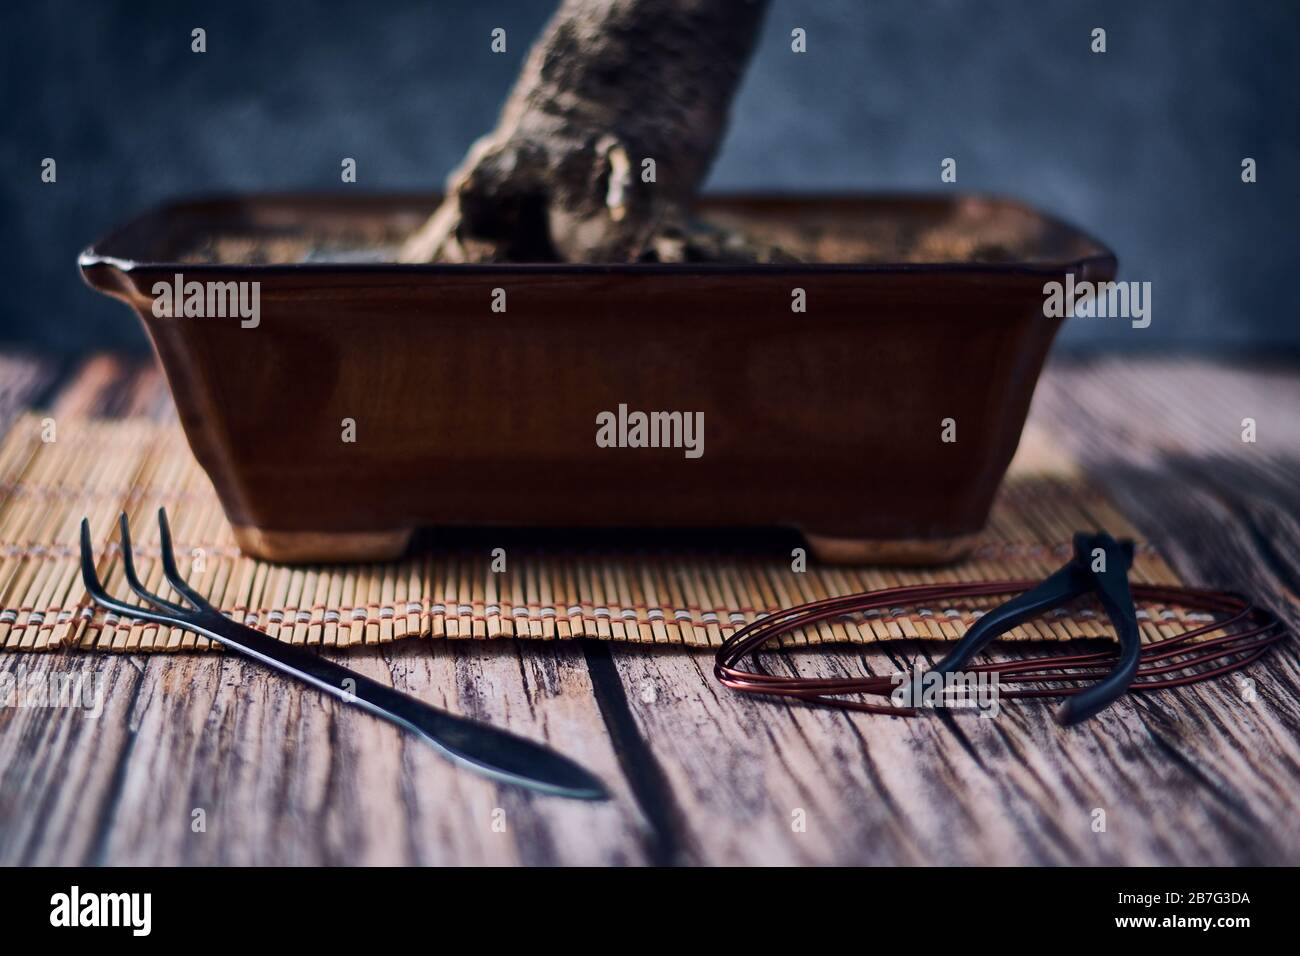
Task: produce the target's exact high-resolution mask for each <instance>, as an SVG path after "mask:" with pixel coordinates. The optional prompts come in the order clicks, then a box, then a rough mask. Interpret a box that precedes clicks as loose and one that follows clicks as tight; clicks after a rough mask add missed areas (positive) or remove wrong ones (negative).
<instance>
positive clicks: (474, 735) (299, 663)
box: [81, 508, 609, 800]
mask: <svg viewBox="0 0 1300 956" xmlns="http://www.w3.org/2000/svg"><path fill="white" fill-rule="evenodd" d="M119 525H120V527H121V529H122V571H123V573H124V575H125V576H126V583H127V584H129V585H130V586H131V590H132V591H134V592H135V593H136V594H137V595H138V596H139V597H140V598H141V599H142V600H144V601H146V602H148V604H149V606H148V607H139V606H138V605H135V604H128V603H127V602H126V601H120V600H118V599H117V598H115V597H111V596H110V595H109V593H108V591H106V590H105V589H104V585H103V583H102V582H101V581H100V580H99V574H98V572H96V570H95V552H94V549H93V548H92V547H91V544H90V521H89V519H87V518H83V519H81V579H82V581H83V582H85V585H86V592H87V593H88V594H89V595H90V596H91V598H93V599H94V601H95V603H96V604H99V605H101V606H103V607H106V608H108V609H109V610H111V611H116V612H117V613H118V614H120V615H122V616H123V617H129V618H134V619H136V620H141V621H150V622H153V623H155V624H168V625H171V626H172V627H179V628H183V629H184V630H187V631H190V632H192V633H194V634H198V635H200V636H202V637H206V638H208V639H209V640H213V641H216V642H217V643H219V644H221V645H222V646H224V647H228V648H231V649H232V650H236V651H239V652H241V653H243V654H246V655H247V656H249V657H251V658H253V659H254V660H257V661H260V662H261V663H263V664H265V665H267V666H268V667H272V668H274V669H275V670H277V671H279V672H280V673H282V674H285V675H287V676H289V677H292V678H295V679H297V680H299V681H302V682H303V683H305V684H308V685H310V686H312V687H315V688H316V689H317V690H320V691H323V692H325V693H327V694H332V695H333V696H335V697H338V698H340V699H342V700H343V701H344V703H347V704H353V705H356V706H358V707H361V708H362V709H364V710H366V711H367V712H369V713H371V714H373V715H375V716H377V717H382V718H383V719H384V720H387V721H389V722H390V723H392V724H394V725H396V726H397V727H400V728H401V729H402V730H404V731H407V732H408V733H414V734H418V735H419V736H421V737H423V738H424V739H425V740H427V741H428V742H429V743H430V744H432V745H433V746H434V747H435V748H437V749H438V750H439V751H440V752H442V753H443V754H444V755H446V756H447V757H449V758H451V759H452V760H455V761H456V762H458V763H461V764H463V765H465V766H469V767H472V768H474V769H475V770H477V771H478V772H479V773H483V774H486V775H487V776H489V777H493V778H495V779H497V780H502V781H506V782H509V783H514V784H518V785H520V786H524V787H530V788H532V789H534V790H539V791H541V792H543V793H553V794H559V795H561V796H566V797H573V798H576V799H580V800H604V799H606V798H607V797H608V796H609V794H608V791H606V790H605V786H604V784H602V783H601V782H600V779H599V778H598V777H596V776H594V775H593V774H591V773H589V772H588V771H587V770H584V769H583V768H582V767H581V766H579V765H578V764H576V763H574V762H573V761H572V760H570V759H569V758H568V757H565V756H563V755H562V754H558V753H556V752H555V751H554V750H552V749H551V748H550V747H547V746H545V745H543V744H538V743H534V742H533V741H531V740H527V739H525V738H523V737H517V736H515V735H514V734H512V733H510V732H508V731H505V730H498V729H497V728H495V727H492V726H489V725H487V724H483V723H480V722H479V721H476V720H471V719H469V718H467V717H460V716H458V715H456V714H449V713H447V712H446V711H443V710H438V709H437V708H436V707H430V706H429V705H428V704H426V703H424V702H423V701H420V700H417V699H416V698H414V697H411V696H409V695H407V694H403V693H402V692H401V691H398V690H395V689H394V688H392V687H389V686H386V685H384V684H380V683H378V682H377V681H374V680H371V679H370V678H369V677H366V676H364V675H362V674H358V673H356V672H355V671H350V670H348V669H347V668H346V667H342V666H341V665H339V664H335V663H334V662H333V661H330V660H328V659H326V658H324V657H321V656H319V655H317V654H315V653H313V652H311V651H307V650H304V649H301V648H296V647H293V646H291V645H289V644H286V643H284V642H282V641H279V640H276V639H275V638H273V637H270V636H268V635H266V634H263V633H262V632H261V631H257V630H254V629H253V628H252V627H249V626H248V625H246V624H241V623H239V622H237V621H234V620H232V619H230V618H228V617H226V616H225V615H224V614H222V613H221V612H220V611H218V610H217V609H216V608H215V607H213V606H212V605H211V604H209V603H208V602H207V601H206V600H204V599H203V597H202V595H200V594H199V592H198V591H196V590H195V589H194V588H192V587H190V585H189V584H187V583H186V582H185V579H184V578H182V577H181V574H180V571H179V569H177V567H176V553H175V551H174V550H173V549H172V535H171V528H169V527H168V525H167V512H166V511H164V510H163V509H161V508H159V509H158V536H159V541H160V543H161V546H162V566H163V575H164V576H165V577H166V578H167V583H168V584H170V585H171V586H172V588H173V589H174V590H175V591H176V593H177V594H179V595H181V598H182V599H183V600H186V601H189V602H190V603H191V604H192V605H193V607H192V608H189V607H182V606H181V605H180V604H177V603H175V602H173V601H168V600H166V599H165V598H162V597H159V596H158V595H157V594H154V593H153V592H152V591H150V590H148V589H147V588H146V587H145V586H144V585H143V584H142V583H141V582H140V578H139V576H138V575H137V574H136V573H135V558H134V555H133V554H132V552H131V528H130V526H129V524H128V522H127V517H126V515H125V514H124V515H122V518H121V521H120V522H119Z"/></svg>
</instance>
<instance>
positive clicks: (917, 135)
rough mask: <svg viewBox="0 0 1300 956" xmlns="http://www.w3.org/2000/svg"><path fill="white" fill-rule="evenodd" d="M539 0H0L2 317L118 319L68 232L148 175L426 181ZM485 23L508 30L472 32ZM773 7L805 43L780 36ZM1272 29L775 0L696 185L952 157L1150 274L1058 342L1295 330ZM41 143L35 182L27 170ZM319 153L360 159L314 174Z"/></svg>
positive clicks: (1119, 10)
mask: <svg viewBox="0 0 1300 956" xmlns="http://www.w3.org/2000/svg"><path fill="white" fill-rule="evenodd" d="M552 8H553V4H552V3H549V2H546V0H463V2H462V0H422V2H349V3H306V2H301V0H287V2H286V0H276V2H267V0H260V2H255V0H225V2H219V3H218V2H209V3H198V2H194V3H185V2H176V0H172V2H165V3H163V2H156V3H146V2H135V3H107V2H84V3H69V2H40V3H26V2H7V3H5V4H4V6H3V8H2V9H0V76H3V89H4V109H3V114H2V118H0V124H3V128H4V135H3V146H2V147H0V169H2V170H3V178H2V179H0V250H2V252H3V255H2V257H0V269H3V282H4V284H3V294H4V298H3V302H2V304H0V337H3V339H4V340H5V341H6V342H9V343H18V342H21V343H27V344H29V345H32V346H36V347H43V348H54V349H61V350H74V349H80V348H84V347H89V346H115V345H116V346H121V345H126V346H134V347H143V338H142V336H141V334H140V332H139V331H138V330H137V328H136V323H135V321H134V319H132V318H131V317H130V315H129V314H128V313H127V311H126V310H125V309H124V308H123V307H122V306H120V305H118V304H117V303H114V302H111V301H109V300H107V299H104V298H102V297H100V296H99V295H97V294H96V293H93V292H91V291H90V290H89V289H87V288H85V287H83V286H82V285H81V283H80V280H79V278H78V276H77V274H76V270H75V267H74V260H75V257H76V253H77V252H78V250H79V249H80V248H81V247H82V246H84V245H85V244H86V243H88V242H89V241H90V240H92V239H94V238H95V237H97V236H98V235H99V234H101V233H102V232H104V231H105V230H106V229H108V228H110V227H111V226H113V225H114V224H115V223H117V222H118V221H120V220H122V219H123V218H125V217H128V216H132V215H134V214H136V213H137V212H139V211H141V210H142V209H143V208H144V207H147V206H149V205H150V204H152V203H155V202H157V201H159V200H162V199H164V198H168V197H174V196H179V195H183V194H186V193H194V192H213V191H227V190H242V189H249V190H279V189H303V188H321V187H324V188H367V189H394V188H397V189H412V188H414V189H419V188H431V187H435V186H438V185H440V184H441V183H442V181H443V178H444V177H445V176H446V174H447V172H448V171H449V170H450V169H451V167H452V166H453V165H454V164H455V163H456V162H457V161H458V160H459V158H460V157H461V155H462V154H463V153H464V151H465V148H466V147H467V146H468V145H469V143H470V142H471V141H472V140H473V139H474V138H475V137H476V136H478V135H479V134H481V133H483V132H485V131H486V130H487V129H488V128H489V127H490V126H491V125H492V123H493V121H494V119H495V115H496V110H497V108H498V106H499V104H500V101H501V99H502V97H503V96H504V95H505V93H506V91H507V89H508V88H509V86H510V84H511V81H512V80H513V78H514V75H515V72H516V70H517V68H518V65H519V63H520V61H521V59H522V57H523V55H524V53H525V51H526V50H527V46H528V43H529V42H530V41H531V39H532V38H533V36H534V35H535V34H536V32H537V31H538V30H539V29H540V27H541V25H542V23H543V22H544V21H545V19H546V18H547V16H548V15H549V13H550V11H551V10H552ZM195 26H202V27H204V28H206V29H207V31H208V49H209V52H208V53H206V54H205V55H195V54H192V53H191V52H190V30H191V29H192V28H193V27H195ZM497 26H502V27H505V28H506V29H507V31H508V35H509V45H510V51H509V53H508V54H507V55H505V56H500V55H494V54H492V53H491V52H490V51H489V48H488V42H489V33H490V31H491V29H492V28H494V27H497ZM795 26H800V27H803V28H805V29H806V30H807V31H808V38H809V39H808V48H809V49H808V53H807V54H806V55H802V56H800V55H795V54H792V53H791V52H790V47H789V34H790V30H791V28H793V27H795ZM1095 26H1102V27H1105V28H1106V30H1107V33H1108V47H1109V50H1108V52H1107V53H1106V54H1104V55H1094V54H1092V53H1091V52H1089V41H1090V38H1089V33H1090V31H1091V29H1092V28H1093V27H1095ZM1298 38H1300V3H1297V2H1294V0H1249V2H1232V0H1223V2H1186V0H1181V2H1163V3H1158V2H1154V0H1145V2H1134V0H1124V2H1077V3H1074V2H1046V0H1012V2H998V3H994V2H986V0H952V2H939V0H871V2H867V0H802V2H800V0H776V2H775V4H774V6H773V9H772V12H771V15H770V17H769V19H768V23H767V31H766V34H765V36H764V39H763V42H762V45H761V47H760V49H759V51H758V54H757V57H756V58H755V61H754V64H753V66H752V68H751V71H750V74H749V77H748V79H747V81H746V84H745V87H744V90H743V92H742V94H741V96H740V98H739V100H738V102H737V104H736V109H735V114H734V118H733V126H732V130H731V133H730V136H729V138H728V140H727V142H726V145H725V147H724V151H723V154H722V156H721V157H720V159H719V162H718V164H717V166H716V169H715V172H714V175H713V178H712V182H711V185H712V186H713V187H714V188H718V189H741V188H743V189H766V188H773V189H781V190H824V189H848V188H855V189H856V188H906V189H934V188H940V184H939V181H938V172H939V161H940V159H942V158H943V157H945V156H952V157H955V158H956V159H957V160H958V172H959V182H958V187H959V188H963V189H979V190H991V191H996V192H1004V193H1009V194H1013V195H1016V196H1020V197H1023V198H1025V199H1028V200H1030V201H1032V202H1034V203H1036V204H1039V205H1041V206H1042V207H1044V208H1046V209H1048V210H1050V211H1052V212H1054V213H1057V214H1059V215H1061V216H1064V217H1065V218H1067V219H1070V220H1073V221H1074V222H1076V223H1077V224H1079V225H1081V226H1083V227H1085V228H1086V229H1088V230H1089V231H1091V232H1093V233H1095V234H1096V235H1098V236H1100V237H1101V238H1102V239H1104V240H1105V241H1106V242H1108V243H1109V244H1110V245H1111V246H1112V247H1113V248H1114V249H1115V250H1116V251H1117V252H1118V253H1119V255H1120V258H1121V269H1122V274H1123V276H1124V277H1125V278H1129V279H1141V280H1150V281H1151V282H1152V283H1153V284H1154V287H1153V322H1152V325H1151V327H1150V328H1148V329H1145V330H1140V331H1135V330H1131V329H1128V328H1127V327H1126V325H1125V323H1119V322H1104V321H1099V320H1093V321H1087V320H1078V321H1075V322H1073V323H1067V332H1066V333H1065V341H1066V342H1067V343H1071V344H1074V345H1091V344H1101V345H1115V346H1119V347H1143V346H1154V347H1160V348H1165V347H1209V348H1215V349H1223V348H1239V347H1256V348H1268V349H1277V348H1279V347H1296V346H1298V345H1300V312H1298V308H1297V305H1296V300H1295V298H1294V295H1293V293H1292V284H1293V282H1294V281H1295V278H1296V272H1297V256H1296V248H1297V243H1296V230H1297V224H1298V223H1300V189H1297V186H1296V176H1297V174H1298V173H1300V162H1298V161H1300V150H1298V148H1297V146H1298V139H1300V122H1297V118H1298V116H1300V110H1298V109H1297V106H1298V105H1300V104H1298V103H1297V99H1298V98H1300V77H1298V76H1297V74H1298V73H1300V68H1298V66H1297V63H1298V62H1300V57H1298V56H1297V53H1298V50H1297V47H1298V46H1300V43H1298ZM46 156H51V157H54V158H55V159H56V160H57V161H58V173H59V176H58V182H57V184H54V185H44V184H42V183H41V182H40V178H39V174H40V162H41V160H42V158H44V157H46ZM344 156H353V157H356V158H357V160H358V163H359V184H358V186H355V187H343V186H341V185H340V183H339V162H340V159H341V158H342V157H344ZM1244 156H1252V157H1254V158H1255V159H1256V160H1257V161H1258V163H1259V182H1258V183H1257V184H1255V185H1249V186H1248V185H1243V184H1242V182H1241V180H1240V163H1241V159H1242V157H1244ZM946 188H953V187H951V186H949V187H946Z"/></svg>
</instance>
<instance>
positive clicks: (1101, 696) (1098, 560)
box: [931, 532, 1142, 725]
mask: <svg viewBox="0 0 1300 956" xmlns="http://www.w3.org/2000/svg"><path fill="white" fill-rule="evenodd" d="M1132 566H1133V542H1132V541H1129V540H1127V539H1126V540H1122V541H1116V540H1115V539H1114V538H1112V537H1111V536H1110V535H1108V534H1105V533H1104V532H1103V533H1101V534H1082V533H1081V534H1076V535H1075V536H1074V557H1073V558H1071V559H1070V562H1069V563H1068V564H1066V565H1065V566H1064V567H1063V568H1061V569H1060V570H1059V571H1056V572H1055V573H1054V574H1052V575H1051V576H1050V577H1049V578H1047V579H1046V580H1044V581H1043V582H1042V583H1041V584H1039V585H1037V586H1036V587H1032V588H1030V589H1029V590H1028V591H1025V592H1024V593H1023V594H1021V595H1020V596H1019V597H1015V598H1012V599H1011V600H1010V601H1007V602H1006V603H1005V604H1002V605H1000V606H998V607H996V608H994V609H993V610H992V611H989V612H988V613H987V614H985V615H984V616H983V617H981V618H980V619H979V620H978V621H977V622H976V623H975V624H974V625H973V626H972V627H971V629H970V630H969V631H967V632H966V636H965V637H963V638H962V639H961V640H960V641H959V642H958V643H957V646H956V647H954V648H953V649H952V652H951V653H949V654H948V656H947V657H945V658H944V659H943V660H941V661H940V662H939V663H938V664H936V665H935V666H934V667H933V668H931V670H932V671H937V672H938V673H940V674H947V673H951V672H953V671H959V670H961V669H962V668H964V667H965V666H966V665H967V664H968V663H970V661H971V659H972V658H974V657H975V655H977V654H978V653H979V652H980V651H982V650H983V649H984V648H985V647H987V646H988V645H989V643H990V642H991V641H993V639H994V638H996V637H998V636H999V635H1000V634H1004V633H1006V632H1007V631H1009V630H1011V628H1013V627H1015V626H1017V625H1018V624H1021V623H1023V622H1025V621H1027V620H1029V619H1030V618H1032V617H1037V616H1038V615H1040V614H1042V613H1044V612H1046V611H1049V610H1051V609H1052V608H1055V607H1060V606H1061V605H1063V604H1067V603H1069V602H1070V601H1073V600H1074V599H1075V598H1078V597H1081V596H1083V595H1084V594H1087V593H1089V592H1094V593H1096V595H1097V597H1098V598H1099V599H1100V601H1101V606H1102V607H1103V608H1104V609H1105V611H1106V616H1107V617H1109V618H1110V622H1111V624H1113V625H1114V626H1115V634H1116V636H1118V638H1119V660H1118V661H1117V662H1116V664H1115V667H1114V668H1113V669H1112V670H1111V672H1110V673H1109V674H1108V675H1107V676H1106V677H1105V678H1103V679H1102V680H1100V681H1098V682H1097V683H1095V684H1093V685H1092V686H1091V687H1089V688H1087V689H1086V690H1083V691H1080V692H1079V693H1078V694H1075V695H1074V696H1073V697H1070V698H1069V699H1068V700H1066V702H1065V704H1064V705H1062V707H1061V709H1060V710H1059V711H1057V715H1056V719H1057V720H1058V721H1059V722H1060V723H1062V724H1065V725H1069V724H1077V723H1078V722H1079V721H1081V720H1087V719H1088V718H1089V717H1091V716H1093V715H1094V714H1097V713H1099V712H1101V711H1103V710H1105V709H1106V708H1107V707H1109V706H1110V705H1111V704H1113V703H1114V702H1115V701H1116V700H1117V699H1118V698H1119V697H1121V696H1122V695H1123V694H1124V692H1125V691H1127V690H1128V688H1129V686H1130V685H1131V684H1132V683H1133V678H1134V676H1135V675H1136V674H1137V669H1138V656H1139V654H1140V652H1141V650H1142V642H1141V638H1140V636H1139V634H1138V624H1137V611H1136V610H1135V609H1134V607H1133V596H1132V594H1130V593H1129V587H1128V571H1129V568H1131V567H1132Z"/></svg>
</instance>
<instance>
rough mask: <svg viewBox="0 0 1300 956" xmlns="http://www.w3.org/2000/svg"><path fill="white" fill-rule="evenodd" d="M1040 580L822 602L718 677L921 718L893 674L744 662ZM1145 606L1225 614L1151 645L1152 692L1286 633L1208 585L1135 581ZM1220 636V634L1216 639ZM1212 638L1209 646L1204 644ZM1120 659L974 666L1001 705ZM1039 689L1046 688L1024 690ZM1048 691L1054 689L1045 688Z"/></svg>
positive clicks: (738, 648) (779, 619)
mask: <svg viewBox="0 0 1300 956" xmlns="http://www.w3.org/2000/svg"><path fill="white" fill-rule="evenodd" d="M1037 583H1038V582H1036V581H990V582H980V583H969V584H913V585H907V586H904V587H894V588H885V589H883V590H879V591H870V592H867V593H864V594H850V595H845V596H843V597H834V598H827V599H825V600H821V601H813V602H811V603H809V604H802V605H799V606H798V607H793V608H788V609H786V610H783V611H777V612H775V613H774V614H771V615H769V616H767V617H763V618H760V619H759V620H757V621H755V622H754V623H752V624H749V625H747V626H746V627H744V628H742V629H741V630H739V631H737V632H736V633H735V634H733V635H732V636H731V637H729V638H727V640H726V641H724V642H723V644H722V647H720V648H719V649H718V654H717V658H716V661H715V663H714V668H713V672H714V675H715V676H716V677H717V679H718V680H719V681H720V682H721V683H723V684H724V685H726V686H727V687H729V688H731V689H732V690H736V691H740V692H742V693H747V694H768V695H773V696H778V697H793V698H796V699H799V700H803V701H808V702H810V703H814V704H822V705H825V706H828V707H839V708H843V709H846V710H856V711H862V712H865V713H872V714H890V715H894V716H908V717H910V716H915V715H916V714H917V709H916V708H913V707H901V706H895V705H893V704H892V703H890V701H889V699H890V697H891V695H892V694H893V693H894V690H895V688H896V687H897V686H898V679H897V677H896V676H893V675H884V676H873V677H850V678H806V677H781V676H776V675H772V674H765V673H760V672H756V671H749V670H743V669H741V668H740V666H739V665H740V662H741V660H742V659H743V658H744V657H745V655H747V654H751V653H756V652H757V651H758V650H759V649H760V648H761V647H762V645H764V644H766V643H767V642H768V641H769V640H771V639H772V638H774V637H777V636H779V635H781V634H785V633H787V632H789V631H793V630H795V629H796V628H800V627H806V626H807V625H809V624H815V623H817V622H818V621H824V620H827V619H829V618H838V617H845V616H848V615H853V614H861V613H865V612H868V611H872V610H877V609H880V608H895V607H899V606H907V605H915V604H920V603H928V602H933V601H944V602H948V601H960V600H963V599H970V598H980V597H996V596H1000V595H1010V594H1018V593H1020V592H1022V591H1026V590H1028V589H1029V588H1031V587H1034V585H1035V584H1037ZM1132 594H1133V598H1134V600H1135V601H1142V602H1151V603H1156V604H1164V605H1177V606H1181V607H1186V608H1191V609H1194V610H1198V611H1202V612H1205V613H1209V614H1213V615H1216V618H1215V620H1214V621H1212V622H1210V623H1207V624H1205V625H1203V626H1201V627H1197V628H1194V629H1192V630H1189V631H1185V632H1184V633H1182V634H1177V635H1175V636H1173V637H1168V638H1161V639H1159V640H1155V641H1149V642H1147V643H1145V644H1143V646H1142V653H1141V660H1140V664H1139V666H1138V672H1137V677H1136V679H1135V680H1134V682H1133V685H1132V687H1131V688H1130V689H1131V690H1134V691H1138V692H1141V693H1149V692H1151V691H1155V690H1164V689H1165V688H1169V687H1182V686H1184V685H1187V684H1194V683H1197V682H1198V681H1203V680H1208V679H1210V678H1213V677H1218V676H1220V675H1222V674H1227V673H1229V672H1231V671H1235V670H1238V669H1240V668H1242V667H1246V666H1248V665H1250V664H1252V663H1254V662H1255V661H1257V660H1259V659H1260V658H1261V657H1263V656H1264V655H1265V654H1266V653H1268V650H1269V648H1270V647H1272V646H1273V645H1274V644H1276V643H1277V642H1279V641H1281V640H1283V639H1284V638H1285V637H1286V630H1285V628H1284V627H1283V626H1282V623H1281V621H1279V620H1278V619H1277V617H1276V616H1275V615H1274V614H1273V613H1272V612H1270V611H1268V610H1267V609H1265V608H1262V607H1259V606H1257V605H1255V604H1254V603H1253V602H1251V601H1250V600H1248V599H1247V598H1245V597H1242V596H1241V595H1238V594H1233V593H1231V592H1227V591H1215V590H1209V589H1202V588H1188V587H1178V586H1174V585H1161V584H1134V585H1132ZM1216 631H1223V632H1224V633H1223V634H1222V635H1221V636H1218V637H1207V635H1210V634H1213V633H1214V632H1216ZM1202 637H1205V638H1206V639H1205V640H1197V638H1202ZM1117 656H1118V647H1116V648H1115V649H1112V650H1106V651H1099V652H1096V653H1090V654H1057V655H1045V656H1041V657H1033V658H1026V659H1025V660H1020V661H999V662H991V663H986V664H976V665H973V666H970V667H967V668H966V669H965V670H966V671H967V672H969V673H989V674H996V675H997V679H998V685H999V694H998V696H999V699H1000V700H1016V699H1020V698H1037V697H1069V696H1071V695H1073V694H1077V693H1079V692H1081V691H1082V690H1084V689H1085V688H1086V687H1087V686H1088V684H1089V683H1090V682H1091V681H1093V680H1096V679H1100V678H1102V677H1105V676H1106V674H1107V673H1108V672H1109V669H1110V666H1111V665H1112V664H1113V663H1114V661H1115V659H1116V658H1117ZM1020 684H1030V685H1038V686H1029V687H1020V686H1016V685H1020ZM1043 685H1047V686H1043ZM847 694H858V695H866V696H868V697H873V696H874V697H883V698H885V703H873V702H871V701H864V700H852V699H845V698H844V696H843V695H847Z"/></svg>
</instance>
